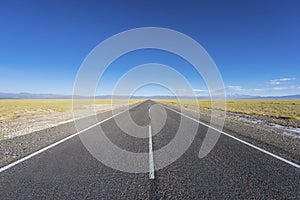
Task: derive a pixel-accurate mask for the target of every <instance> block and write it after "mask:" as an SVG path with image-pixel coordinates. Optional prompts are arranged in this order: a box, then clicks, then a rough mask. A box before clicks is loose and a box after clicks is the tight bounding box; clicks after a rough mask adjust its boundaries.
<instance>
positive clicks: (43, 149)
mask: <svg viewBox="0 0 300 200" xmlns="http://www.w3.org/2000/svg"><path fill="white" fill-rule="evenodd" d="M138 105H140V103H139V104H137V105H135V106H133V107H131V108H129V109H126V110H123V111H121V112H119V113H117V114H115V115H113V116H111V117H109V118H106V119H104V120H102V121H100V122H98V123H96V124H94V125H92V126H89V127H87V128H85V129H83V130H81V131H79V132H77V133H74V134H73V135H70V136H68V137H66V138H64V139H62V140H59V141H58V142H55V143H53V144H51V145H49V146H46V147H44V148H42V149H40V150H38V151H36V152H34V153H32V154H29V155H27V156H25V157H23V158H21V159H19V160H16V161H14V162H12V163H10V164H8V165H5V166H3V167H1V168H0V173H1V172H3V171H5V170H7V169H9V168H11V167H13V166H15V165H17V164H20V163H21V162H24V161H25V160H28V159H30V158H32V157H34V156H36V155H38V154H40V153H42V152H44V151H46V150H48V149H51V148H52V147H55V146H56V145H58V144H60V143H63V142H65V141H67V140H69V139H71V138H73V137H75V136H76V135H79V134H80V133H83V132H85V131H87V130H89V129H91V128H94V127H96V126H98V125H100V124H102V123H104V122H106V121H108V120H110V119H112V118H114V117H116V116H118V115H120V114H122V113H124V112H127V111H128V110H130V109H132V108H134V107H136V106H138Z"/></svg>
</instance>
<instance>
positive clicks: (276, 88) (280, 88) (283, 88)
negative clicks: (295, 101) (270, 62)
mask: <svg viewBox="0 0 300 200" xmlns="http://www.w3.org/2000/svg"><path fill="white" fill-rule="evenodd" d="M296 88H297V87H296V86H289V87H273V88H271V89H272V90H291V89H296ZM298 88H299V87H298Z"/></svg>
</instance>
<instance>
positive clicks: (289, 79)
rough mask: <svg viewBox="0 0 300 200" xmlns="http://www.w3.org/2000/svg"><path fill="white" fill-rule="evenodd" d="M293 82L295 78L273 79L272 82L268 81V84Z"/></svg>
mask: <svg viewBox="0 0 300 200" xmlns="http://www.w3.org/2000/svg"><path fill="white" fill-rule="evenodd" d="M293 80H296V78H279V79H273V80H270V81H269V83H270V84H271V85H280V84H282V83H283V82H287V81H293Z"/></svg>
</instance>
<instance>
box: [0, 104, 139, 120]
mask: <svg viewBox="0 0 300 200" xmlns="http://www.w3.org/2000/svg"><path fill="white" fill-rule="evenodd" d="M139 101H142V100H135V99H132V100H129V101H128V100H115V101H113V103H114V104H125V103H136V102H139ZM111 103H112V102H111V100H109V99H108V100H106V99H96V100H79V103H78V104H76V109H82V108H83V107H84V105H88V104H111ZM70 110H72V100H71V99H16V100H6V99H5V100H0V119H6V120H13V119H17V118H19V117H22V116H24V115H25V114H26V117H30V116H31V115H35V114H51V113H55V112H66V111H70Z"/></svg>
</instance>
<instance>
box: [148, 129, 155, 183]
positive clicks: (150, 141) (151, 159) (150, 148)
mask: <svg viewBox="0 0 300 200" xmlns="http://www.w3.org/2000/svg"><path fill="white" fill-rule="evenodd" d="M149 179H155V176H154V160H153V146H152V133H151V125H149Z"/></svg>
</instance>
